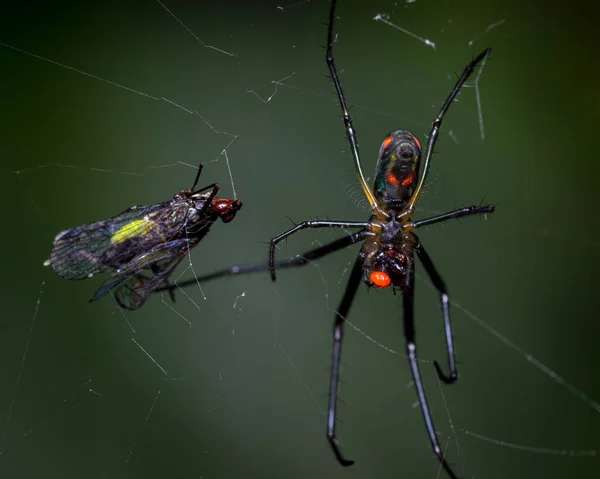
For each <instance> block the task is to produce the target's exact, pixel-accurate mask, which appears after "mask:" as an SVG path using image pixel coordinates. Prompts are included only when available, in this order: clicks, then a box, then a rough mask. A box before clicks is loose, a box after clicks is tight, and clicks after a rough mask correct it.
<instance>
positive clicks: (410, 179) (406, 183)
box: [402, 171, 415, 188]
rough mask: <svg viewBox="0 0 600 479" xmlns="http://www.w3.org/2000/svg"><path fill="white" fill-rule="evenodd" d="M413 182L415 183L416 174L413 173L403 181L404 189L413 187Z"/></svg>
mask: <svg viewBox="0 0 600 479" xmlns="http://www.w3.org/2000/svg"><path fill="white" fill-rule="evenodd" d="M413 181H415V172H414V171H411V172H410V174H409V175H408V176H407V177H406V178H404V179H403V180H402V188H406V187H408V186H410V185H412V184H413Z"/></svg>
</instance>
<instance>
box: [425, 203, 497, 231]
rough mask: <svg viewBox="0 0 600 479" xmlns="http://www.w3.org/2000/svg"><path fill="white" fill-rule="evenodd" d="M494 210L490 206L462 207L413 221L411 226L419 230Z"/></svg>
mask: <svg viewBox="0 0 600 479" xmlns="http://www.w3.org/2000/svg"><path fill="white" fill-rule="evenodd" d="M495 209H496V208H495V207H494V206H492V205H485V206H483V205H473V206H464V207H463V208H459V209H457V210H453V211H449V212H448V213H443V214H441V215H436V216H432V217H431V218H425V219H422V220H418V221H414V222H413V224H414V227H415V228H419V227H420V226H429V225H432V224H434V223H441V222H442V221H446V220H451V219H453V218H462V217H463V216H470V215H486V214H488V213H493V212H494V210H495Z"/></svg>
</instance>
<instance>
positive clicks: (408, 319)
mask: <svg viewBox="0 0 600 479" xmlns="http://www.w3.org/2000/svg"><path fill="white" fill-rule="evenodd" d="M414 291H415V283H414V269H413V268H410V270H409V272H408V274H407V276H406V286H405V287H404V288H403V294H402V302H403V307H404V337H405V339H406V356H407V357H408V362H409V364H410V370H411V372H412V376H413V381H414V382H415V387H416V389H417V396H418V398H419V404H420V405H421V412H422V413H423V419H424V420H425V427H426V428H427V434H428V435H429V443H430V444H431V448H432V449H433V452H434V454H435V455H436V456H437V458H438V460H439V461H440V464H441V465H442V467H443V469H444V470H445V471H446V472H447V473H448V475H449V476H450V477H451V478H452V479H457V477H456V474H454V472H453V471H452V469H451V468H450V465H449V464H448V462H447V461H446V458H445V457H444V453H443V452H442V448H441V447H440V441H439V439H438V437H437V433H436V432H435V428H434V426H433V419H432V418H431V413H430V412H429V406H428V405H427V398H426V397H425V389H424V388H423V382H422V381H421V373H420V370H419V363H418V361H417V346H416V342H415V317H414V313H415V311H414Z"/></svg>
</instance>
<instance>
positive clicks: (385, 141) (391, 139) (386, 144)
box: [383, 136, 394, 149]
mask: <svg viewBox="0 0 600 479" xmlns="http://www.w3.org/2000/svg"><path fill="white" fill-rule="evenodd" d="M392 141H394V138H392V137H391V136H388V137H387V138H386V139H385V140H383V148H384V149H386V148H387V147H388V146H390V143H392Z"/></svg>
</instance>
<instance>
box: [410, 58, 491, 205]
mask: <svg viewBox="0 0 600 479" xmlns="http://www.w3.org/2000/svg"><path fill="white" fill-rule="evenodd" d="M491 51H492V49H491V48H486V49H485V50H484V51H483V52H481V53H480V54H479V55H477V57H476V58H474V59H473V61H471V63H469V64H468V65H467V66H466V67H465V69H464V70H463V72H462V75H461V76H460V77H459V78H458V80H457V81H456V84H455V85H454V88H453V89H452V91H451V92H450V94H449V95H448V97H447V98H446V101H445V102H444V104H443V105H442V108H441V109H440V112H439V113H438V114H437V116H436V117H435V120H433V124H432V125H431V130H430V132H429V139H428V140H427V146H426V147H425V155H424V157H423V163H422V169H423V172H422V173H421V176H420V177H419V181H418V183H417V187H416V188H415V191H414V193H413V195H412V196H411V198H410V200H409V202H408V204H407V205H406V208H405V210H404V212H403V213H401V214H400V215H399V217H406V216H408V217H410V216H411V215H412V214H413V213H414V211H415V206H416V204H417V201H418V200H419V196H421V193H422V192H423V185H424V184H425V179H426V178H427V173H428V172H429V164H430V163H431V156H432V154H433V149H434V148H435V144H436V142H437V139H438V135H439V133H440V128H441V127H442V121H443V120H444V116H445V115H446V113H447V112H448V109H449V108H450V105H452V102H453V101H454V99H455V98H456V96H457V95H458V92H460V90H461V88H462V87H463V85H464V84H465V82H466V81H467V79H468V78H469V76H471V74H472V73H473V71H475V67H476V66H477V64H478V63H480V62H485V59H486V58H487V57H488V55H489V54H490V52H491Z"/></svg>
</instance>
